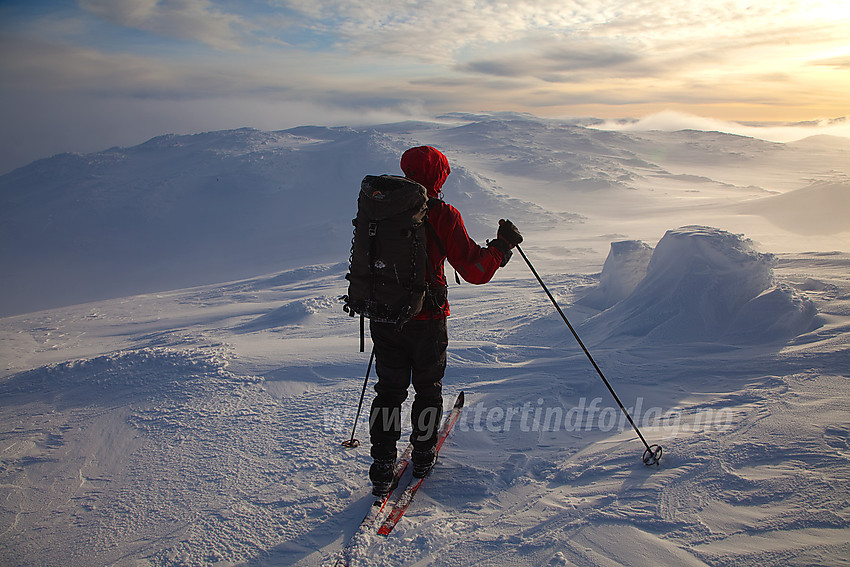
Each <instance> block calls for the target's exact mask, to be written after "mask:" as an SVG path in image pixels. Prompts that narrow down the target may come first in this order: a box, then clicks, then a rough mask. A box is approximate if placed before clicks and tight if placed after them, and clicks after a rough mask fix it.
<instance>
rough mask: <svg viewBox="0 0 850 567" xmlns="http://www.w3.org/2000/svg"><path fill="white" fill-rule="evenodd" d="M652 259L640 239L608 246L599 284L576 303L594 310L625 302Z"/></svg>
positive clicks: (649, 248) (648, 247) (646, 246)
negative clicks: (608, 249) (608, 250)
mask: <svg viewBox="0 0 850 567" xmlns="http://www.w3.org/2000/svg"><path fill="white" fill-rule="evenodd" d="M650 258H652V247H651V246H649V245H648V244H647V243H645V242H641V241H640V240H623V241H620V242H612V243H611V251H610V252H609V253H608V257H607V258H606V259H605V264H604V265H603V266H602V274H601V275H600V276H599V285H598V286H596V287H595V288H593V289H592V290H591V291H590V293H588V294H587V295H585V296H584V297H582V298H581V300H580V301H579V303H580V304H581V305H587V306H589V307H594V308H596V309H607V308H609V307H611V306H612V305H614V304H615V303H617V302H619V301H621V300H622V299H625V298H626V297H627V296H628V295H629V294H630V293H631V292H632V291H633V290H634V289H635V287H637V285H638V284H639V283H640V281H641V280H642V279H643V278H644V276H646V268H647V266H648V265H649V260H650Z"/></svg>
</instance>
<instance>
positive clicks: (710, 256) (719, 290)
mask: <svg viewBox="0 0 850 567" xmlns="http://www.w3.org/2000/svg"><path fill="white" fill-rule="evenodd" d="M648 250H649V247H648V246H645V245H643V246H640V245H639V244H637V243H634V242H632V243H628V244H627V245H618V246H612V249H611V254H610V255H609V258H608V260H606V262H605V267H604V268H603V272H602V275H601V277H600V285H599V287H598V288H597V289H596V290H594V291H595V293H591V294H589V295H588V296H587V297H589V298H590V301H589V302H587V303H588V304H591V305H592V304H597V305H605V304H610V303H613V305H612V306H611V307H610V308H608V309H606V310H605V311H603V312H602V313H600V314H598V315H596V316H594V317H592V318H590V319H589V320H588V321H587V322H586V323H585V327H586V328H587V329H588V330H589V333H590V335H589V336H592V337H593V338H594V340H597V341H600V340H603V339H606V338H611V337H614V336H618V335H630V336H633V337H641V338H645V339H649V340H657V341H664V342H667V343H669V342H673V343H678V342H692V341H720V342H727V341H728V342H736V343H738V342H747V343H754V342H771V341H775V340H785V339H788V338H791V337H793V336H796V335H798V334H800V333H802V332H804V331H806V330H807V329H808V328H809V327H810V326H811V323H812V320H813V318H814V316H815V314H816V309H815V306H814V304H813V303H812V302H811V301H810V300H809V299H808V298H807V297H805V296H804V295H800V294H799V293H798V292H796V291H795V290H794V289H792V288H791V287H789V286H787V285H782V284H777V283H776V282H775V280H774V275H773V267H774V265H775V262H776V259H775V256H774V255H772V254H766V253H762V252H758V251H756V250H754V249H753V246H752V242H751V241H750V240H748V239H746V238H744V237H743V236H742V235H738V234H732V233H729V232H726V231H724V230H719V229H716V228H711V227H704V226H685V227H682V228H679V229H676V230H669V231H667V233H666V234H665V235H664V237H663V238H662V239H661V240H660V241H659V242H658V245H657V247H656V248H655V251H654V252H652V257H651V259H650V261H649V263H648V265H647V266H646V268H645V271H646V276H645V277H644V278H643V279H642V280H640V283H638V284H637V285H636V286H634V289H633V291H631V293H629V294H628V295H627V296H626V297H624V298H622V300H620V301H616V300H617V299H618V298H619V295H620V294H621V292H622V290H624V289H628V288H629V287H632V282H634V280H635V276H637V275H640V274H641V272H642V271H643V270H644V268H643V266H644V260H645V258H646V255H647V251H648ZM615 301H616V303H614V302H615Z"/></svg>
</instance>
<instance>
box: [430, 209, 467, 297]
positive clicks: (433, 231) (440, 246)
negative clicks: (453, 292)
mask: <svg viewBox="0 0 850 567" xmlns="http://www.w3.org/2000/svg"><path fill="white" fill-rule="evenodd" d="M443 202H444V201H443V200H442V199H440V198H439V197H431V198H430V199H428V210H429V211H430V210H431V207H432V206H434V205H438V204H440V203H443ZM425 227H426V229H427V230H428V233H429V234H430V235H431V236H432V237H433V238H434V242H436V243H437V248H438V249H439V250H440V254H442V255H443V256H448V254H446V248H445V246H443V241H442V240H440V236H439V235H438V234H437V231H436V229H434V226H433V225H432V224H431V223H430V222H428V217H427V216H426V217H425ZM455 281H456V282H457V285H460V276H458V275H457V270H455Z"/></svg>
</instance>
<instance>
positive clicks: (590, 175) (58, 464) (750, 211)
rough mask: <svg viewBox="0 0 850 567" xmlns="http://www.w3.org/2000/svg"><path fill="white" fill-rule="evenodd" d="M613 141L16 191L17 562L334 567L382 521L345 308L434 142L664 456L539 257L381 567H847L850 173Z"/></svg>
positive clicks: (6, 276) (842, 150) (459, 202)
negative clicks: (380, 209)
mask: <svg viewBox="0 0 850 567" xmlns="http://www.w3.org/2000/svg"><path fill="white" fill-rule="evenodd" d="M591 124H592V122H591V121H577V120H576V121H555V120H543V119H537V118H534V117H529V116H519V115H491V116H483V115H474V116H470V115H452V116H447V117H443V118H442V119H441V120H439V121H435V122H433V123H401V124H387V125H377V126H374V127H371V128H357V129H354V128H320V127H303V128H296V129H292V130H288V131H284V132H259V131H256V130H236V131H228V132H212V133H207V134H198V135H195V136H162V137H159V138H155V139H153V140H151V141H149V142H147V143H145V144H142V145H140V146H137V147H134V148H113V149H110V150H107V151H105V152H100V153H96V154H90V155H85V156H79V155H61V156H55V157H53V158H49V159H46V160H41V161H39V162H35V163H33V164H31V165H29V166H27V167H24V168H21V169H19V170H16V171H14V172H12V173H10V174H8V175H5V176H3V177H0V215H2V218H0V227H2V228H0V230H2V238H0V262H2V274H3V275H2V280H0V281H2V286H3V291H4V293H3V296H4V299H3V303H2V312H3V313H5V314H7V316H5V317H4V318H2V319H0V362H2V365H0V564H2V565H4V566H5V565H9V566H33V565H39V566H60V565H61V566H63V567H68V566H71V567H76V566H90V565H115V566H122V567H124V566H127V567H129V566H133V567H141V566H147V567H154V566H157V567H159V566H169V567H171V566H218V567H224V566H235V565H256V566H272V565H303V566H307V565H322V564H327V562H328V561H330V560H332V558H333V557H334V554H335V553H336V552H337V551H338V550H339V549H340V548H341V547H342V545H343V544H344V542H345V541H346V539H347V538H348V537H349V536H351V534H352V533H353V531H354V529H355V527H356V524H357V523H358V522H359V520H360V518H361V517H362V516H363V514H365V512H366V510H367V509H368V508H369V506H370V502H371V501H370V498H369V497H368V492H369V485H368V480H367V469H368V465H369V457H368V441H367V434H366V430H367V424H366V417H365V415H361V418H360V421H359V422H358V424H357V436H358V437H359V438H360V439H361V440H363V441H364V444H363V446H361V447H360V448H358V449H355V450H351V449H344V448H342V446H341V444H340V443H341V441H343V440H345V439H347V438H348V436H349V435H351V428H352V425H354V423H353V420H354V412H355V409H356V406H357V399H358V396H359V393H360V388H361V386H362V383H363V378H364V373H365V371H366V366H367V362H368V353H359V352H358V342H359V341H358V339H359V337H358V325H357V323H356V322H355V321H354V320H352V319H351V318H350V317H348V316H347V315H346V314H345V313H343V311H342V309H341V305H340V303H339V301H338V297H339V296H340V295H342V294H343V293H344V292H345V285H346V280H345V279H344V274H345V272H346V269H347V263H346V261H347V256H348V247H349V240H350V235H351V228H350V227H351V224H350V219H351V217H352V216H353V214H354V210H353V209H354V206H355V200H356V194H357V190H358V187H359V181H360V179H361V178H362V176H363V175H365V174H370V173H384V172H388V173H398V166H397V162H398V157H399V156H400V154H401V152H402V151H403V150H404V149H405V148H406V147H409V146H411V145H414V144H422V143H427V144H433V145H435V146H437V147H439V148H440V149H442V150H443V151H444V152H445V153H446V154H447V155H448V156H449V159H450V160H451V163H452V169H453V171H452V174H451V175H450V177H449V181H448V183H447V185H446V188H445V196H446V200H448V201H449V202H451V203H452V204H454V205H456V206H457V207H458V208H459V209H460V210H461V211H462V212H463V214H464V217H465V219H466V220H467V224H468V227H469V229H470V233H471V235H472V236H473V237H474V238H476V239H477V240H479V241H483V240H484V239H486V238H491V237H492V236H493V235H494V233H495V227H496V223H497V221H498V219H499V218H501V217H509V218H511V219H512V220H514V222H516V224H517V225H518V226H519V228H520V229H521V230H522V231H523V234H524V236H525V241H524V243H523V250H524V251H525V252H526V253H527V254H528V256H529V258H530V260H531V261H532V262H533V263H534V265H535V267H536V268H537V270H538V271H539V272H540V274H541V275H542V277H543V278H544V280H545V281H546V283H547V284H548V287H549V288H550V289H551V292H552V293H553V296H554V297H555V298H556V300H557V301H558V303H559V305H560V306H561V307H563V309H564V311H565V312H566V314H567V316H568V317H569V318H570V320H571V321H572V322H573V323H574V324H575V326H576V328H577V329H578V331H579V333H580V334H581V336H582V338H584V339H585V342H586V343H587V345H588V346H589V347H590V349H591V351H592V353H593V357H594V359H595V360H596V361H597V362H598V364H599V366H600V368H601V369H602V370H604V372H605V375H606V376H607V377H608V379H609V380H610V381H611V383H612V384H613V387H614V388H615V390H616V392H617V394H618V395H619V397H620V398H621V399H622V401H623V403H624V404H625V406H626V407H627V409H628V410H629V412H630V414H631V415H632V416H633V417H634V418H635V421H636V423H637V424H638V425H639V427H640V428H641V431H642V433H643V434H644V435H645V436H646V437H647V439H648V440H649V441H650V442H652V443H659V444H661V445H663V447H664V455H663V458H662V460H661V463H660V465H659V466H658V467H646V466H644V465H643V464H642V463H641V460H640V456H641V454H642V451H643V446H642V444H641V442H640V441H639V439H638V437H637V436H636V435H635V433H634V431H633V430H632V429H631V427H630V426H629V424H628V423H627V422H626V420H625V417H624V416H623V415H622V414H621V412H620V410H619V408H618V407H617V406H616V404H615V403H614V401H613V399H612V398H611V396H610V394H609V392H608V391H607V389H606V388H605V386H604V385H603V384H602V382H601V380H599V377H598V376H597V375H596V373H595V372H594V370H593V369H592V367H591V366H590V364H589V361H588V360H587V359H586V358H585V356H584V354H583V353H582V352H581V350H579V348H578V347H577V345H576V343H575V340H574V339H573V337H572V335H571V334H570V332H569V330H568V329H567V328H566V326H565V325H564V324H563V321H562V320H561V318H560V317H559V316H558V315H557V314H556V312H555V310H554V308H553V306H552V305H551V303H549V301H548V299H547V297H546V296H545V295H544V294H543V292H542V290H541V289H540V286H539V285H538V283H537V281H536V280H535V279H534V278H533V277H532V275H531V273H530V271H529V269H528V267H527V266H526V265H525V264H524V262H523V259H522V258H521V257H520V256H519V255H515V256H514V258H513V259H512V260H511V262H510V263H509V264H508V266H507V267H505V268H504V269H501V270H500V271H499V272H498V273H497V275H496V277H495V278H494V280H493V281H492V282H490V283H489V284H487V285H485V286H472V285H466V284H464V285H455V284H452V285H451V286H450V292H449V293H450V301H451V303H452V317H451V318H450V323H449V333H450V338H451V342H450V346H449V369H448V371H447V375H446V377H445V380H444V384H445V396H446V403H449V402H450V400H453V399H454V396H455V395H456V394H457V393H458V392H459V391H461V390H463V391H464V392H465V393H466V398H467V406H466V408H465V410H464V413H463V414H462V417H461V420H460V421H459V422H458V424H457V426H456V428H455V431H454V432H453V434H452V436H451V437H450V438H449V440H448V442H447V443H446V445H445V447H444V449H443V453H441V458H440V461H439V463H438V465H437V466H436V468H435V469H434V472H433V474H432V475H431V477H430V478H429V479H428V480H427V481H426V483H425V484H424V485H423V489H422V491H420V493H419V495H418V496H417V499H416V500H415V501H414V504H413V505H412V506H411V508H410V509H409V510H408V512H407V514H406V515H405V517H404V518H403V520H402V522H401V523H400V524H399V526H398V527H397V528H396V530H395V531H394V532H393V533H392V534H391V535H390V536H389V537H387V538H379V537H378V536H369V537H365V538H363V539H362V540H359V541H358V542H357V545H355V547H354V553H353V557H352V564H354V565H388V566H389V565H392V566H398V565H431V564H435V565H479V564H487V565H550V566H561V565H593V566H609V565H650V564H651V565H658V564H661V565H706V564H708V565H765V564H783V565H838V564H843V563H844V562H846V557H847V556H848V545H847V541H848V540H850V537H848V536H850V507H848V502H850V481H848V471H850V413H848V411H847V407H846V400H847V399H848V397H850V381H848V378H850V374H848V369H850V253H849V252H848V250H850V225H848V224H847V223H846V220H845V219H846V218H848V213H850V198H848V196H850V183H848V178H849V177H850V159H847V158H848V157H850V148H848V146H847V144H846V143H845V142H843V141H841V140H840V139H829V138H822V137H818V138H817V139H812V140H804V141H801V142H798V143H793V144H777V143H773V142H765V141H761V140H756V139H752V138H744V137H740V136H731V135H728V134H721V133H717V132H697V131H682V132H674V133H663V132H641V133H637V132H631V133H628V134H623V133H616V132H605V131H600V130H594V129H593V128H591V127H589V126H590V125H591ZM222 282H224V283H222ZM199 284H205V285H199ZM189 285H196V287H185V286H189ZM180 288H184V289H180ZM163 290H171V291H163ZM133 293H140V295H131V294H133ZM108 298H112V299H108ZM96 299H97V300H99V301H96V302H95V301H94V300H96ZM81 301H92V302H91V303H86V304H77V303H79V302H81ZM48 307H49V309H48ZM36 308H38V309H43V310H41V311H37V312H35V311H33V310H34V309H36ZM13 313H17V314H16V315H13V316H12V315H10V314H13ZM367 405H368V396H367Z"/></svg>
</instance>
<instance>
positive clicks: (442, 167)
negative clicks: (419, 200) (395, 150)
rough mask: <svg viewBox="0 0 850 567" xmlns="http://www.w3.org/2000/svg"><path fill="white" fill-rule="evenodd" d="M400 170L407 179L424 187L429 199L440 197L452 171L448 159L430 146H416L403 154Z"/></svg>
mask: <svg viewBox="0 0 850 567" xmlns="http://www.w3.org/2000/svg"><path fill="white" fill-rule="evenodd" d="M401 170H402V171H403V172H404V176H405V177H407V178H408V179H412V180H413V181H416V182H417V183H421V184H422V185H424V186H425V188H426V189H427V190H428V196H429V197H438V196H439V195H440V189H441V188H442V187H443V183H445V182H446V178H447V177H448V176H449V173H451V171H452V170H451V168H450V167H449V160H448V158H447V157H446V156H444V155H443V154H442V152H440V151H439V150H437V149H436V148H432V147H431V146H418V147H415V148H410V149H409V150H407V151H406V152H404V154H403V155H402V156H401Z"/></svg>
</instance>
